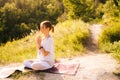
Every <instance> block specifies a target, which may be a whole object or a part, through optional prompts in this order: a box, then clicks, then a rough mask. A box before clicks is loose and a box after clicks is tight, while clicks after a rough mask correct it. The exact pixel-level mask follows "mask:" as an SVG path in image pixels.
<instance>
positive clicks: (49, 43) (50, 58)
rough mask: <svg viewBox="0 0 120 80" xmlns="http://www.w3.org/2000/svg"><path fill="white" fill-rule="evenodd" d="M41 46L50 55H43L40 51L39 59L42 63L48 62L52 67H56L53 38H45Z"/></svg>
mask: <svg viewBox="0 0 120 80" xmlns="http://www.w3.org/2000/svg"><path fill="white" fill-rule="evenodd" d="M41 46H42V47H43V48H44V49H45V51H48V52H49V54H48V55H47V56H44V55H42V53H41V51H40V50H39V51H38V59H39V60H41V61H46V62H48V63H49V64H50V66H51V67H52V66H53V65H54V41H53V38H52V37H51V36H49V37H47V38H44V39H43V40H42V42H41Z"/></svg>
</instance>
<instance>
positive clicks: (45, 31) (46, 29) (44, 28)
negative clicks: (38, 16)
mask: <svg viewBox="0 0 120 80" xmlns="http://www.w3.org/2000/svg"><path fill="white" fill-rule="evenodd" d="M40 31H41V32H42V33H43V34H46V33H48V32H49V28H46V27H45V25H40Z"/></svg>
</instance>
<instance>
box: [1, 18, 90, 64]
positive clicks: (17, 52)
mask: <svg viewBox="0 0 120 80" xmlns="http://www.w3.org/2000/svg"><path fill="white" fill-rule="evenodd" d="M87 27H88V24H86V23H84V22H82V21H81V20H74V21H65V22H63V23H58V24H57V25H56V26H55V33H54V34H53V37H54V41H55V58H61V57H69V58H70V57H73V56H78V55H81V54H82V53H83V52H84V51H85V48H84V44H85V43H86V40H87V38H88V36H89V30H88V28H87ZM35 36H36V33H31V35H29V36H27V37H25V38H23V39H20V40H14V41H13V42H7V43H6V44H5V45H2V46H0V65H2V64H7V63H14V62H23V60H25V59H31V58H36V56H37V50H36V44H35Z"/></svg>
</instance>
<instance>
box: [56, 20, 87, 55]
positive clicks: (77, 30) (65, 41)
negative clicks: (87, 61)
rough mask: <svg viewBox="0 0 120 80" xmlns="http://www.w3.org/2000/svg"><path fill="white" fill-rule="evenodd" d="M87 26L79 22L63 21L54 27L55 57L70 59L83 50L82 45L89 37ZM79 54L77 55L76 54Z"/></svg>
mask: <svg viewBox="0 0 120 80" xmlns="http://www.w3.org/2000/svg"><path fill="white" fill-rule="evenodd" d="M87 26H88V25H87V24H85V23H84V22H82V21H81V20H74V21H65V22H63V23H59V24H57V25H56V30H55V31H56V32H55V53H56V57H58V56H59V57H61V56H63V55H64V57H72V56H74V55H79V54H80V52H83V51H84V50H85V48H84V44H85V43H86V40H87V38H88V36H89V31H88V28H87ZM77 52H79V54H77Z"/></svg>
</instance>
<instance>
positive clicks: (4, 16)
mask: <svg viewBox="0 0 120 80" xmlns="http://www.w3.org/2000/svg"><path fill="white" fill-rule="evenodd" d="M63 10H64V8H63V4H62V0H36V1H35V0H0V43H5V42H7V41H8V40H10V41H12V40H13V39H19V38H22V37H24V36H25V35H26V34H28V33H30V31H31V29H37V27H38V25H39V23H40V22H41V21H43V20H50V21H52V22H53V23H57V18H58V17H59V16H60V15H61V14H62V13H63Z"/></svg>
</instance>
